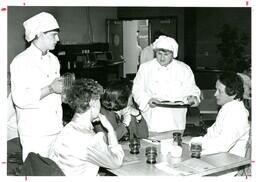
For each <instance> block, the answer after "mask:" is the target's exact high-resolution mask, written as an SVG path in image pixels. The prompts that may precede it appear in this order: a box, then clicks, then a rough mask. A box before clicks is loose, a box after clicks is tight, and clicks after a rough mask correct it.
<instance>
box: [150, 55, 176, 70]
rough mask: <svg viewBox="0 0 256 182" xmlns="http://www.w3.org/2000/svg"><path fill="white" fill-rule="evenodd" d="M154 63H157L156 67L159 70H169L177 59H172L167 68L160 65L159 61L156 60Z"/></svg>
mask: <svg viewBox="0 0 256 182" xmlns="http://www.w3.org/2000/svg"><path fill="white" fill-rule="evenodd" d="M154 62H155V64H154V65H155V67H156V68H157V69H163V70H168V69H170V68H171V67H172V66H173V65H174V64H175V63H174V62H175V59H172V62H170V63H169V64H168V65H167V66H161V65H160V64H159V63H158V61H157V59H156V58H155V60H154Z"/></svg>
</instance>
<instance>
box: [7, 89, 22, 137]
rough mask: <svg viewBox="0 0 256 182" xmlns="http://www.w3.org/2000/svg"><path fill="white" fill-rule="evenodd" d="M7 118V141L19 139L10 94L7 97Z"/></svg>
mask: <svg viewBox="0 0 256 182" xmlns="http://www.w3.org/2000/svg"><path fill="white" fill-rule="evenodd" d="M7 104H8V111H7V112H8V117H7V140H11V139H13V138H17V137H19V134H18V123H17V117H16V110H15V107H14V105H13V101H12V94H11V93H10V94H9V95H8V97H7Z"/></svg>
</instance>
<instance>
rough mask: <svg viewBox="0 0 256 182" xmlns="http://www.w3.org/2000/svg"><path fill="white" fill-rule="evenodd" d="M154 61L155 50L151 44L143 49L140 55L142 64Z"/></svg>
mask: <svg viewBox="0 0 256 182" xmlns="http://www.w3.org/2000/svg"><path fill="white" fill-rule="evenodd" d="M152 59H154V49H153V45H152V44H150V45H149V46H147V47H145V48H144V49H142V51H141V53H140V64H142V63H145V62H148V61H151V60H152Z"/></svg>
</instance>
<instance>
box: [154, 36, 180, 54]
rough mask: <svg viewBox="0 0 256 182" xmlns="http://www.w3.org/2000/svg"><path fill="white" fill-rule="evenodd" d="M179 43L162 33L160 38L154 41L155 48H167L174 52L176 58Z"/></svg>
mask: <svg viewBox="0 0 256 182" xmlns="http://www.w3.org/2000/svg"><path fill="white" fill-rule="evenodd" d="M178 47H179V46H178V44H177V42H176V40H174V39H173V38H171V37H167V36H164V35H161V36H159V37H158V39H156V40H155V42H154V43H153V49H166V50H170V51H172V52H173V57H174V58H176V57H177V56H178Z"/></svg>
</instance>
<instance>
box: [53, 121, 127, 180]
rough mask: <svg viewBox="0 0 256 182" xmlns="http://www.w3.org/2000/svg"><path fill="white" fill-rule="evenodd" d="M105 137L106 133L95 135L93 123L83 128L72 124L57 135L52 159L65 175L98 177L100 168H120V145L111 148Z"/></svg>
mask: <svg viewBox="0 0 256 182" xmlns="http://www.w3.org/2000/svg"><path fill="white" fill-rule="evenodd" d="M76 119H79V117H77V118H76ZM85 122H86V121H85ZM103 138H104V133H103V132H98V133H97V134H95V133H94V131H93V126H92V125H91V123H88V125H87V126H86V127H84V128H83V129H82V128H81V127H80V126H79V124H78V123H77V122H73V121H71V122H70V123H68V124H67V125H66V126H65V127H64V128H63V130H62V131H61V133H60V134H59V135H58V137H57V140H56V142H55V143H54V144H53V149H52V150H51V154H50V158H51V159H52V160H53V161H55V162H56V163H57V164H58V166H59V167H60V168H61V169H62V171H63V172H64V174H65V175H66V176H77V175H79V176H96V175H97V174H98V171H99V167H100V166H101V167H106V168H111V169H112V168H117V167H120V165H121V164H122V161H123V157H124V152H123V149H122V147H121V145H119V144H117V145H108V144H107V143H106V142H105V141H104V139H103Z"/></svg>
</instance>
